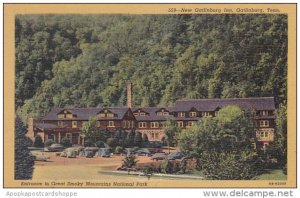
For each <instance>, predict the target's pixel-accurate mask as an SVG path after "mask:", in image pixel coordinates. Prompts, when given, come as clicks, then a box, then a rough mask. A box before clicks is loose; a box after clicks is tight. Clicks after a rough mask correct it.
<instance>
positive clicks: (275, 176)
mask: <svg viewBox="0 0 300 198" xmlns="http://www.w3.org/2000/svg"><path fill="white" fill-rule="evenodd" d="M255 179H256V180H286V179H287V175H285V174H283V172H282V170H281V169H277V170H271V171H269V172H268V173H264V174H261V175H258V176H256V177H255Z"/></svg>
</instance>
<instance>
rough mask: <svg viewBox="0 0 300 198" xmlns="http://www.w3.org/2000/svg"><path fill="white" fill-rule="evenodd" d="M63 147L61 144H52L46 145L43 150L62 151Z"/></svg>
mask: <svg viewBox="0 0 300 198" xmlns="http://www.w3.org/2000/svg"><path fill="white" fill-rule="evenodd" d="M64 149H65V147H64V146H63V145H61V144H52V145H51V146H47V147H45V148H44V151H46V152H59V151H63V150H64Z"/></svg>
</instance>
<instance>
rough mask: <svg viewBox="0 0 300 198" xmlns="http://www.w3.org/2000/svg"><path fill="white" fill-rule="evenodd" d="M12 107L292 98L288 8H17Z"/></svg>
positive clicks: (33, 111)
mask: <svg viewBox="0 0 300 198" xmlns="http://www.w3.org/2000/svg"><path fill="white" fill-rule="evenodd" d="M15 27H16V33H15V41H16V43H15V44H16V45H15V47H16V66H15V68H16V79H15V87H16V109H17V111H18V113H19V114H20V115H21V116H22V118H23V120H24V121H25V120H26V118H27V117H28V116H34V117H40V116H42V115H44V114H45V113H47V112H49V111H50V110H51V108H53V107H75V106H76V107H96V106H123V105H125V103H126V86H125V81H126V80H127V79H130V80H131V81H132V83H133V86H134V88H133V104H134V105H135V106H163V105H166V106H169V105H172V104H173V103H174V101H175V100H177V99H181V98H229V97H254V96H274V97H275V102H276V105H279V104H281V103H282V104H285V103H286V91H287V16H286V15H246V14H245V15H238V14H235V15H229V14H228V15H18V16H17V17H16V19H15Z"/></svg>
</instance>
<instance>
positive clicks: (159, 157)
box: [151, 153, 167, 161]
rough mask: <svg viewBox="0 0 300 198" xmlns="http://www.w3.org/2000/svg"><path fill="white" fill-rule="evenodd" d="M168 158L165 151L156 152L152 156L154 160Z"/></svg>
mask: <svg viewBox="0 0 300 198" xmlns="http://www.w3.org/2000/svg"><path fill="white" fill-rule="evenodd" d="M166 158H167V155H166V154H165V153H155V154H154V155H153V156H152V157H151V159H152V160H156V161H157V160H164V159H166Z"/></svg>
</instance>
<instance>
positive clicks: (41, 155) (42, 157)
mask: <svg viewBox="0 0 300 198" xmlns="http://www.w3.org/2000/svg"><path fill="white" fill-rule="evenodd" d="M30 153H31V155H32V156H33V157H34V161H43V162H46V161H48V159H49V158H50V157H49V156H47V155H45V154H44V153H43V152H39V151H31V152H30Z"/></svg>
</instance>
